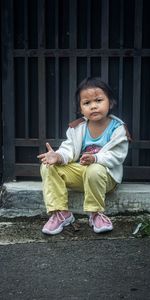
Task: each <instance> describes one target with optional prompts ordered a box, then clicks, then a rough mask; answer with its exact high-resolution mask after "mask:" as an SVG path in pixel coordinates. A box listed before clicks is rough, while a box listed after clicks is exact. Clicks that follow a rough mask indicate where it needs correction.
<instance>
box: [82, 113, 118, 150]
mask: <svg viewBox="0 0 150 300" xmlns="http://www.w3.org/2000/svg"><path fill="white" fill-rule="evenodd" d="M120 125H121V122H119V121H118V120H116V119H112V120H111V122H110V123H109V125H108V126H107V127H106V129H105V130H104V131H103V133H102V134H101V135H100V136H98V137H97V138H93V137H92V136H91V135H90V132H89V129H88V126H87V127H86V132H85V136H84V138H83V142H82V153H83V152H89V153H92V154H94V153H97V152H99V151H100V149H101V148H102V147H104V146H105V145H106V144H107V143H108V142H109V141H110V138H111V136H112V134H113V132H114V130H115V129H116V128H117V127H119V126H120Z"/></svg>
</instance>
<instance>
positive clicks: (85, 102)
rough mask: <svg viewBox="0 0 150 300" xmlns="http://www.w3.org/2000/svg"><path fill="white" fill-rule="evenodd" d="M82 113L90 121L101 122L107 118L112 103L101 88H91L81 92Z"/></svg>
mask: <svg viewBox="0 0 150 300" xmlns="http://www.w3.org/2000/svg"><path fill="white" fill-rule="evenodd" d="M80 108H81V113H82V114H83V115H84V116H85V117H86V118H87V119H88V120H90V121H100V120H104V119H106V118H107V115H108V112H109V109H110V108H111V105H110V102H109V99H108V97H107V96H106V94H105V93H104V92H103V90H102V89H100V88H89V89H86V90H82V91H81V92H80Z"/></svg>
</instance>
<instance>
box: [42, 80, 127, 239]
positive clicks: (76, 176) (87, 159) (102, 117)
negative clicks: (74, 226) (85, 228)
mask: <svg viewBox="0 0 150 300" xmlns="http://www.w3.org/2000/svg"><path fill="white" fill-rule="evenodd" d="M76 101H77V105H78V108H79V109H80V112H81V114H82V115H83V117H82V118H80V119H77V120H75V121H73V122H72V123H70V124H69V128H68V130H67V132H66V135H67V139H66V140H65V141H64V142H63V143H62V144H61V145H60V147H59V149H58V150H57V151H53V149H52V148H51V146H50V145H49V144H48V143H46V147H47V150H48V152H46V153H43V154H40V155H38V158H39V159H40V160H41V162H42V165H41V176H42V180H43V195H44V201H45V205H46V209H47V213H51V216H50V218H49V220H48V222H47V223H46V224H45V225H44V227H43V229H42V232H43V233H45V234H57V233H59V232H61V231H62V230H63V227H64V226H67V225H69V224H70V223H72V222H74V216H73V214H72V213H71V212H70V211H68V192H67V188H71V189H74V190H79V191H82V192H84V207H83V208H84V211H86V212H87V213H88V214H89V225H90V226H91V227H93V230H94V232H96V233H100V232H105V231H110V230H112V229H113V225H112V222H111V220H110V219H109V218H108V217H107V216H106V215H104V214H103V212H104V210H105V195H106V193H107V192H109V191H111V190H113V189H114V188H115V186H116V185H117V183H120V182H121V180H122V175H123V166H122V164H123V162H124V160H125V158H126V155H127V152H128V137H127V132H126V128H125V124H124V123H123V121H121V120H120V119H119V118H117V117H115V116H114V115H111V114H110V111H111V110H112V108H113V107H114V105H115V100H114V97H113V93H112V90H111V88H110V87H109V86H108V85H107V84H106V83H104V82H102V81H101V80H100V78H87V79H85V80H83V81H82V82H81V84H80V85H79V87H78V88H77V91H76Z"/></svg>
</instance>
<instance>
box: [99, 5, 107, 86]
mask: <svg viewBox="0 0 150 300" xmlns="http://www.w3.org/2000/svg"><path fill="white" fill-rule="evenodd" d="M101 19H102V25H101V45H102V46H101V47H102V49H103V50H104V51H105V50H107V49H108V47H109V42H108V41H109V0H102V16H101ZM108 63H109V60H108V56H107V55H106V56H103V57H102V58H101V77H102V79H103V80H104V81H105V82H108Z"/></svg>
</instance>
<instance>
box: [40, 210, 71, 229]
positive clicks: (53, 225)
mask: <svg viewBox="0 0 150 300" xmlns="http://www.w3.org/2000/svg"><path fill="white" fill-rule="evenodd" d="M65 215H66V216H64V214H63V212H61V211H58V212H55V213H53V214H52V216H51V217H50V218H49V220H48V221H47V223H46V224H45V225H44V227H43V229H42V232H43V233H46V234H57V233H60V232H61V231H62V230H63V227H64V226H67V225H69V224H70V223H73V222H74V220H75V218H74V216H73V214H72V213H69V212H68V214H65Z"/></svg>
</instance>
